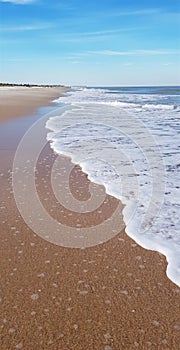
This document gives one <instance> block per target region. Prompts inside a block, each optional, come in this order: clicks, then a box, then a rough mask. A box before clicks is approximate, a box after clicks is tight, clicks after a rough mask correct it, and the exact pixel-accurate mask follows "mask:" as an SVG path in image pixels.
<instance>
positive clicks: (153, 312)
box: [0, 96, 180, 350]
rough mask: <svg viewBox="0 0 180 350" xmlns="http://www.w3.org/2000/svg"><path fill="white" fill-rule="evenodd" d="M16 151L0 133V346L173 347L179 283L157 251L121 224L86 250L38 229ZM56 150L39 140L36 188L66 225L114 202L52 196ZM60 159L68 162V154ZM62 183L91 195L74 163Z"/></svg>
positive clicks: (92, 219) (108, 209)
mask: <svg viewBox="0 0 180 350" xmlns="http://www.w3.org/2000/svg"><path fill="white" fill-rule="evenodd" d="M53 97H54V96H53ZM9 101H10V100H9ZM41 101H42V100H41ZM41 101H39V104H41ZM13 103H14V102H13ZM37 103H38V102H37ZM39 104H38V105H39ZM27 111H28V110H27ZM27 113H29V111H28V112H27ZM0 127H1V126H0ZM10 127H11V123H9V128H10ZM14 152H15V149H13V147H9V146H8V140H6V141H4V144H3V145H2V143H1V150H0V155H1V164H0V175H1V176H0V179H1V186H0V198H1V204H0V213H1V221H0V230H1V261H0V266H1V295H0V298H1V299H0V300H1V317H2V319H1V323H0V330H1V346H0V349H1V350H11V349H25V350H46V349H47V350H48V349H52V350H75V349H77V350H86V349H87V350H111V349H112V350H133V349H139V350H148V349H153V350H161V349H162V350H178V349H179V344H180V319H179V318H180V313H179V310H180V309H179V306H180V289H179V288H178V287H177V286H176V285H175V284H173V283H172V282H171V281H170V280H169V279H168V278H167V277H166V265H167V264H166V259H165V257H164V256H162V255H161V254H159V253H156V252H152V251H147V250H145V249H143V248H141V247H140V246H138V245H137V244H136V243H135V242H134V241H133V240H132V239H130V238H129V237H128V236H127V235H126V234H125V232H124V231H121V232H119V234H117V235H116V236H115V237H114V238H113V239H111V240H110V241H108V242H106V243H103V244H101V245H97V246H95V247H91V248H88V249H84V250H81V249H70V248H63V247H59V246H57V245H54V244H51V243H49V242H47V241H45V240H44V239H42V238H40V237H39V236H38V235H36V234H35V233H34V232H33V231H32V230H31V229H30V228H29V227H28V226H27V225H26V224H25V222H24V221H23V219H22V218H21V216H20V214H19V212H18V210H17V208H16V205H15V201H14V197H13V191H12V184H11V181H12V180H11V179H12V173H11V170H12V160H13V157H14ZM55 159H56V155H55V154H53V152H52V151H51V149H50V147H49V145H48V144H47V146H46V147H45V148H44V150H43V151H42V153H41V155H40V157H39V160H38V163H37V178H36V186H37V192H38V195H39V198H40V200H41V202H42V204H43V206H44V208H45V209H46V211H47V212H48V213H49V214H50V215H51V216H52V217H53V218H55V219H57V220H59V221H60V222H61V223H63V224H64V225H67V226H71V227H77V225H81V226H83V227H90V226H92V225H98V224H99V223H100V222H102V221H103V220H105V219H107V217H111V214H112V212H113V211H114V209H115V208H116V206H117V205H118V203H119V202H118V200H116V199H115V198H113V197H111V196H107V197H106V201H105V202H106V203H104V205H103V207H102V208H101V212H100V210H96V211H95V212H93V213H89V214H87V215H86V214H83V215H82V214H75V213H73V212H71V211H70V210H68V203H67V206H66V208H64V207H62V205H61V204H60V203H58V201H57V199H56V198H55V196H54V194H53V192H52V188H51V181H50V174H51V168H52V165H53V163H54V161H55ZM62 159H63V163H64V167H65V168H66V167H68V164H69V162H70V160H69V159H68V158H66V157H63V158H62ZM69 183H70V189H71V192H72V194H73V196H74V197H75V198H77V199H79V200H81V201H84V200H87V199H88V198H89V181H88V179H87V176H86V175H85V174H83V173H82V171H81V169H80V168H79V167H78V166H75V167H74V168H73V170H72V172H71V176H70V182H69ZM27 203H28V198H27ZM29 210H30V211H31V210H32V208H29Z"/></svg>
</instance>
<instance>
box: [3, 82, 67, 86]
mask: <svg viewBox="0 0 180 350" xmlns="http://www.w3.org/2000/svg"><path fill="white" fill-rule="evenodd" d="M0 86H22V87H64V85H38V84H13V83H12V84H11V83H0Z"/></svg>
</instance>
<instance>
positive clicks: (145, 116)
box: [46, 87, 180, 284]
mask: <svg viewBox="0 0 180 350" xmlns="http://www.w3.org/2000/svg"><path fill="white" fill-rule="evenodd" d="M179 93H180V90H179V88H178V87H175V88H172V87H155V88H153V87H150V88H147V87H146V88H144V87H137V88H135V87H133V88H119V87H116V88H76V89H73V90H72V91H70V92H69V93H67V94H66V95H65V96H64V97H61V98H60V99H59V100H58V101H56V102H59V103H60V104H62V103H63V104H65V105H66V106H67V109H65V110H64V109H62V112H58V114H57V115H56V116H54V117H51V118H50V119H49V120H48V121H47V123H46V127H47V128H48V129H49V130H51V132H49V133H48V136H47V138H48V140H49V141H50V142H51V146H52V148H53V149H54V150H55V151H56V152H57V153H63V154H66V155H70V156H71V158H72V160H73V162H74V163H79V164H80V165H81V167H82V169H83V170H84V171H85V172H86V173H88V175H89V178H90V179H91V180H92V181H94V182H96V183H99V184H103V185H104V186H105V187H106V191H107V192H108V193H109V194H111V195H113V196H115V197H117V198H119V199H121V200H122V202H123V203H125V204H126V207H125V209H124V212H123V214H124V220H125V223H126V232H127V233H128V235H130V236H131V237H132V238H134V239H135V240H136V241H137V242H138V243H139V244H140V245H142V246H143V247H145V248H148V249H153V250H157V251H159V252H161V253H163V254H165V255H166V257H167V260H168V263H169V264H168V269H167V274H168V276H169V278H170V279H171V280H172V281H174V282H175V283H176V284H180V235H179V232H178V229H179V217H180V210H179V204H180V203H179V196H178V192H179V177H178V169H179V166H180V160H179V152H178V150H179V143H178V130H179V112H180V107H179Z"/></svg>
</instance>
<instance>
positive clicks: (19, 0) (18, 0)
mask: <svg viewBox="0 0 180 350" xmlns="http://www.w3.org/2000/svg"><path fill="white" fill-rule="evenodd" d="M35 1H36V0H0V2H10V3H11V4H16V5H26V4H31V3H33V2H35Z"/></svg>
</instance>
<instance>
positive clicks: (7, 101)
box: [0, 87, 67, 122]
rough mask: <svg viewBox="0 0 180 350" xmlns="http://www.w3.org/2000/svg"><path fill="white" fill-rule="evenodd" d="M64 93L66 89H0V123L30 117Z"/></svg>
mask: <svg viewBox="0 0 180 350" xmlns="http://www.w3.org/2000/svg"><path fill="white" fill-rule="evenodd" d="M66 91H67V88H66V87H47V88H45V87H6V88H5V87H0V122H2V121H6V120H7V119H12V118H17V117H22V116H24V115H31V114H32V113H34V112H35V110H36V109H37V108H38V107H40V106H48V105H50V101H51V100H53V99H56V98H58V97H59V96H60V94H61V93H63V92H66Z"/></svg>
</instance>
